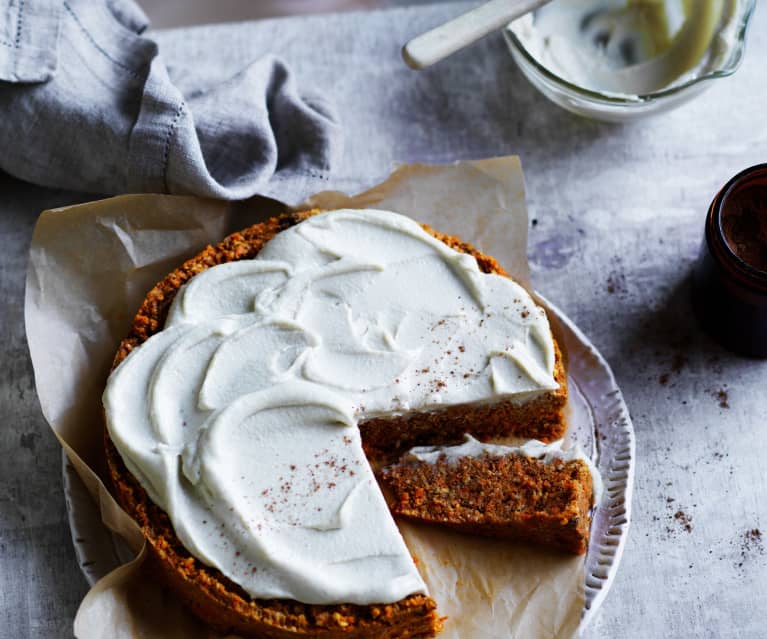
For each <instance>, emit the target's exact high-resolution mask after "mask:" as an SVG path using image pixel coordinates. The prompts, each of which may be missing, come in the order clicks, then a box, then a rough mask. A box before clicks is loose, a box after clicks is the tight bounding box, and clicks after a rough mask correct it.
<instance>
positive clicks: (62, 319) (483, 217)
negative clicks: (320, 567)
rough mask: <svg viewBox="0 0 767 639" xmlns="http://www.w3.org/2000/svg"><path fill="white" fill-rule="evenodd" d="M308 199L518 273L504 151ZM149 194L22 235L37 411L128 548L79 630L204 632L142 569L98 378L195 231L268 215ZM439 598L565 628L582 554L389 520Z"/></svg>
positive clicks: (521, 220)
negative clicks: (382, 219)
mask: <svg viewBox="0 0 767 639" xmlns="http://www.w3.org/2000/svg"><path fill="white" fill-rule="evenodd" d="M307 206H308V207H320V208H325V209H333V208H340V207H349V208H364V207H369V208H370V207H377V208H384V209H390V210H393V211H397V212H399V213H403V214H405V215H410V216H411V217H413V218H414V219H416V220H419V221H421V222H425V223H427V224H430V225H431V226H433V227H434V228H435V229H437V230H439V231H442V232H446V233H450V234H454V235H457V236H459V237H461V238H462V239H464V240H466V241H468V242H471V243H473V244H474V245H475V246H477V247H478V248H479V249H480V250H482V251H484V252H486V253H488V254H490V255H493V256H494V257H495V258H496V259H498V261H499V262H500V263H501V264H502V265H503V266H504V267H505V268H506V269H507V270H508V271H509V272H510V273H512V274H513V275H514V276H515V277H516V278H517V279H518V280H520V281H521V282H522V283H524V284H526V285H529V278H528V266H527V257H526V246H527V213H526V209H525V199H524V183H523V178H522V171H521V167H520V164H519V161H518V159H517V158H516V157H506V158H496V159H490V160H481V161H476V162H461V163H457V164H453V165H448V166H425V165H408V166H403V167H401V168H399V169H398V170H397V171H395V172H394V174H392V176H391V177H390V178H389V179H388V180H387V181H386V182H384V183H383V184H381V185H378V186H376V187H374V188H373V189H371V190H369V191H366V192H365V193H362V194H360V195H357V196H355V197H349V196H346V195H344V194H341V193H320V194H318V195H316V196H314V197H313V198H311V199H310V201H309V202H307ZM277 208H278V207H276V206H275V204H274V202H264V201H249V202H246V203H240V204H237V205H232V204H226V203H222V202H217V201H212V200H203V199H197V198H187V197H174V196H162V195H135V196H121V197H116V198H111V199H108V200H102V201H99V202H93V203H90V204H83V205H78V206H72V207H66V208H61V209H54V210H50V211H45V212H44V213H43V214H42V215H41V216H40V219H39V220H38V223H37V226H36V227H35V232H34V235H33V238H32V248H31V255H30V264H29V271H28V275H27V291H26V301H25V318H26V327H27V337H28V341H29V349H30V353H31V356H32V363H33V367H34V373H35V381H36V385H37V392H38V396H39V398H40V404H41V406H42V410H43V414H44V415H45V418H46V420H47V421H48V423H49V424H50V425H51V428H52V429H53V431H54V433H55V434H56V436H57V437H58V438H59V440H60V441H61V443H62V445H63V446H64V448H65V450H66V452H67V454H68V455H69V457H70V459H71V460H72V462H73V464H74V465H75V467H76V469H77V470H78V473H79V474H80V476H81V477H82V479H83V481H84V482H85V484H86V486H87V487H88V489H89V491H90V492H91V494H92V495H93V496H94V499H96V500H97V503H98V504H99V506H100V508H101V514H102V519H103V521H104V523H105V525H107V526H108V527H109V528H111V529H112V530H114V531H116V532H118V533H119V534H121V535H122V536H123V537H124V538H125V539H126V541H127V542H128V543H129V545H130V546H131V547H132V548H133V549H134V550H135V552H136V553H137V555H136V559H135V560H134V561H133V562H131V563H129V564H126V565H124V566H122V567H121V568H118V569H117V570H115V571H113V572H112V573H110V574H109V575H107V576H106V577H104V578H103V579H102V580H101V581H99V582H98V583H97V584H96V585H95V586H94V587H93V588H92V589H91V591H90V592H89V593H88V594H87V595H86V597H85V599H84V600H83V602H82V604H81V606H80V610H79V611H78V614H77V618H76V620H75V635H76V636H77V637H78V639H101V638H103V639H107V638H109V639H138V638H139V637H157V638H163V639H176V638H178V639H180V638H182V637H185V638H191V639H212V638H213V637H217V636H218V635H216V634H214V633H212V632H210V631H209V630H207V629H206V628H204V627H203V626H202V624H200V623H199V622H198V621H196V620H195V618H194V617H192V616H191V615H190V614H189V613H187V612H186V611H185V610H184V609H183V608H182V607H181V606H180V605H179V604H178V603H177V602H176V600H175V599H174V597H173V595H172V594H170V593H168V592H166V591H164V590H163V589H162V588H161V587H160V586H158V584H156V583H155V582H154V581H153V580H152V579H151V578H148V576H147V574H146V571H145V570H144V568H143V561H144V553H145V550H144V547H143V539H142V537H141V534H140V532H139V530H138V527H137V526H136V525H135V523H133V521H132V520H131V519H130V518H129V517H128V516H127V515H126V514H125V513H124V512H123V511H122V510H121V509H120V508H119V506H117V504H116V503H115V502H114V500H113V498H112V497H111V495H110V494H109V492H108V491H107V490H106V488H105V487H104V485H103V483H102V481H101V479H100V477H103V474H102V472H103V468H102V464H103V455H102V453H101V450H102V445H103V443H102V442H103V437H102V417H101V392H102V389H103V388H104V384H105V381H106V377H107V375H108V372H109V368H110V365H111V361H112V358H113V356H114V352H115V350H116V348H117V345H118V344H119V342H120V340H121V339H122V338H123V337H124V336H125V335H126V334H127V332H128V330H129V327H130V324H131V321H132V317H133V314H134V313H135V312H136V310H137V309H138V306H139V304H140V303H141V300H142V299H143V297H144V295H145V294H146V292H147V291H148V290H149V289H150V288H151V287H152V286H153V285H154V284H155V283H156V282H157V281H158V280H160V279H161V278H162V277H163V276H164V275H166V274H167V273H168V272H170V271H171V270H173V269H174V268H176V267H177V266H178V265H179V264H181V262H182V261H184V260H185V259H186V258H188V257H191V256H193V255H194V254H196V253H197V252H198V251H199V250H201V249H202V248H203V247H204V246H205V245H207V244H209V243H216V242H218V241H220V240H221V239H222V238H223V236H224V235H225V234H226V233H227V232H230V231H231V230H235V229H237V228H241V227H244V226H247V225H248V224H252V223H255V222H257V221H258V220H259V219H263V218H266V217H268V216H270V215H273V214H274V213H275V212H276V209H277ZM401 530H402V532H403V534H404V536H405V539H406V541H407V543H408V546H409V547H410V549H411V551H412V552H413V554H414V555H415V556H416V558H417V561H418V566H419V569H420V570H421V572H422V574H423V577H424V579H425V580H426V582H427V584H428V586H429V589H430V593H431V595H432V596H433V597H434V598H435V599H436V600H437V603H438V606H439V611H440V613H441V614H442V615H447V617H448V619H447V621H446V625H445V630H444V632H443V633H442V635H440V636H441V637H443V638H445V639H474V638H477V639H479V638H480V637H482V638H484V637H487V638H498V639H501V638H504V639H508V638H523V637H524V638H525V639H535V638H541V639H543V638H544V637H558V638H560V637H561V638H567V637H571V636H574V635H575V634H576V632H577V628H578V623H579V620H580V614H581V610H582V608H583V602H584V562H583V558H582V557H564V556H561V555H558V554H553V553H550V552H546V551H542V550H536V549H532V548H528V547H524V546H521V545H519V546H518V545H514V544H509V543H507V542H499V541H496V540H483V539H479V538H475V537H469V536H461V535H458V534H455V533H450V532H445V531H440V530H437V529H434V528H428V527H422V526H415V525H402V526H401Z"/></svg>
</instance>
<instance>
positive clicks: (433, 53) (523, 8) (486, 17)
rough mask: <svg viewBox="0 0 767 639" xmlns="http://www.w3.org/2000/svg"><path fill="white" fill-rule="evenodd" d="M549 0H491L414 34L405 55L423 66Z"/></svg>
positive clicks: (411, 63)
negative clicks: (421, 32) (415, 36)
mask: <svg viewBox="0 0 767 639" xmlns="http://www.w3.org/2000/svg"><path fill="white" fill-rule="evenodd" d="M549 1H550V0H490V2H486V3H485V4H483V5H481V6H479V7H477V8H476V9H472V10H471V11H469V12H467V13H464V14H463V15H461V16H458V17H457V18H455V19H454V20H451V21H450V22H446V23H445V24H443V25H440V26H439V27H436V28H435V29H432V30H431V31H427V32H426V33H423V34H421V35H419V36H418V37H417V38H414V39H413V40H411V41H410V42H408V43H407V44H406V45H405V46H404V47H403V49H402V57H403V58H404V59H405V62H407V64H408V66H410V67H412V68H413V69H423V68H425V67H428V66H430V65H432V64H434V63H435V62H439V61H440V60H442V59H443V58H446V57H447V56H449V55H452V54H453V53H455V52H456V51H458V50H459V49H463V48H464V47H467V46H469V45H470V44H472V43H473V42H476V41H477V40H479V39H480V38H483V37H484V36H486V35H487V34H488V33H492V32H493V31H497V30H499V29H501V28H503V27H504V26H506V25H507V24H508V23H509V22H511V21H512V20H514V19H516V18H518V17H519V16H522V15H524V14H526V13H527V12H528V11H532V10H533V9H537V8H538V7H540V6H542V5H544V4H546V3H547V2H549Z"/></svg>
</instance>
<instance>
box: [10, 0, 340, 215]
mask: <svg viewBox="0 0 767 639" xmlns="http://www.w3.org/2000/svg"><path fill="white" fill-rule="evenodd" d="M147 25H148V22H147V19H146V16H145V15H144V14H143V12H142V11H141V9H140V8H139V7H138V6H137V5H136V4H134V3H133V2H132V1H131V0H66V1H63V2H62V1H61V0H59V1H57V0H0V168H1V169H3V170H4V171H6V172H7V173H10V174H11V175H14V176H16V177H19V178H21V179H24V180H27V181H30V182H34V183H37V184H41V185H44V186H53V187H64V188H69V189H74V190H78V191H92V192H98V193H133V192H165V193H188V194H195V195H201V196H209V197H215V198H222V199H233V200H234V199H244V198H247V197H250V196H252V195H256V194H258V195H265V196H269V197H274V198H276V199H279V200H282V201H285V202H288V203H290V204H295V203H298V202H299V201H300V200H301V199H302V198H303V197H305V196H306V195H308V194H309V193H311V192H314V191H317V190H320V189H319V187H321V181H322V180H325V179H327V175H328V172H329V171H330V170H331V168H332V166H333V164H334V162H335V161H336V160H338V159H340V152H341V137H342V136H341V129H340V126H339V124H338V120H337V118H336V116H335V113H334V111H333V109H332V108H331V106H330V105H329V104H328V103H327V102H326V101H325V100H324V99H323V98H322V97H321V96H319V95H317V94H314V93H310V92H306V91H304V90H299V88H298V87H297V86H296V83H295V81H294V79H293V76H292V75H291V73H290V71H289V69H288V67H287V66H286V65H285V63H284V62H283V61H281V60H280V59H278V58H276V57H274V56H267V57H263V58H259V59H257V60H255V61H253V62H251V63H250V64H248V65H247V66H246V67H245V68H244V69H220V70H218V69H217V70H216V71H217V74H218V75H219V77H221V81H219V82H218V83H216V84H215V85H214V86H210V85H207V86H204V87H202V86H201V87H199V88H196V89H194V90H189V89H187V90H186V93H185V94H182V93H181V91H180V90H179V89H178V88H177V87H176V85H175V84H174V82H173V77H172V74H170V73H169V70H168V69H167V68H166V66H165V65H164V63H163V61H162V58H161V56H160V54H159V51H158V47H157V44H156V43H155V42H154V41H153V40H152V39H151V38H150V37H147V36H145V35H142V34H143V32H144V30H145V29H146V27H147ZM207 64H209V65H212V66H214V67H215V65H216V60H215V52H212V53H211V56H210V59H209V60H208V61H207ZM205 75H206V76H208V77H209V74H205ZM188 85H189V82H188V81H187V82H185V86H188Z"/></svg>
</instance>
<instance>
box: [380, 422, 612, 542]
mask: <svg viewBox="0 0 767 639" xmlns="http://www.w3.org/2000/svg"><path fill="white" fill-rule="evenodd" d="M561 444H562V442H561V441H558V442H555V443H553V444H548V445H547V444H544V443H542V442H539V441H536V440H532V441H529V442H527V443H525V444H524V445H522V446H504V445H496V444H483V443H481V442H479V441H478V440H476V439H474V438H473V437H471V436H470V435H467V436H466V440H465V442H464V443H463V444H461V445H458V446H434V447H419V448H414V449H413V450H411V451H409V452H408V453H406V454H405V455H403V456H402V458H401V459H400V460H399V461H398V462H396V463H395V464H392V465H389V466H387V467H385V468H384V469H383V470H382V471H381V472H380V473H379V480H380V481H381V482H382V483H383V485H384V486H385V487H386V488H387V489H388V490H389V491H390V493H391V495H392V499H391V502H390V508H391V511H392V512H393V513H394V515H396V516H399V517H405V518H407V519H410V520H413V521H419V522H422V523H428V524H437V525H440V526H447V527H450V528H454V529H456V530H459V531H462V532H465V533H471V534H475V535H483V536H488V537H502V538H508V539H515V540H520V541H525V542H532V543H535V544H539V545H543V546H547V547H550V548H557V549H559V550H563V551H565V552H570V553H575V554H583V553H584V552H586V548H587V547H588V539H589V525H590V523H591V520H590V515H589V513H590V509H591V505H592V503H596V502H598V500H599V494H600V491H601V486H600V480H599V476H598V474H596V472H595V471H594V470H593V467H592V466H591V463H590V461H589V460H588V459H587V458H586V456H585V455H584V454H583V453H582V452H581V451H580V449H571V450H566V451H564V450H562V448H561Z"/></svg>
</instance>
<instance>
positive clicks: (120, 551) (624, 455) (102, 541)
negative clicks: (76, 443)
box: [62, 300, 634, 630]
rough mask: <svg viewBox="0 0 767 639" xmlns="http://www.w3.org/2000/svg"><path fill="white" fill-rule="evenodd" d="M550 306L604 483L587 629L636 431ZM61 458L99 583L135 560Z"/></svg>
mask: <svg viewBox="0 0 767 639" xmlns="http://www.w3.org/2000/svg"><path fill="white" fill-rule="evenodd" d="M544 301H545V300H544ZM545 302H546V301H545ZM546 304H547V305H548V307H549V309H550V310H551V311H552V312H553V313H554V315H555V316H556V317H557V318H559V321H560V322H561V324H562V327H563V329H564V342H565V348H566V349H567V352H568V355H569V368H568V382H569V389H570V405H571V409H572V412H571V414H570V426H571V431H570V436H571V438H572V439H573V440H574V441H576V442H578V443H579V444H580V445H581V446H582V447H583V449H584V450H585V451H586V453H587V454H588V455H589V456H590V457H591V459H592V460H594V463H595V464H596V465H597V468H598V469H599V472H600V473H601V474H602V479H603V481H604V484H605V490H604V494H603V495H602V499H601V502H600V503H599V505H598V507H597V508H596V510H595V512H594V515H593V520H592V524H591V541H590V543H589V549H588V552H587V554H586V602H585V605H584V608H583V615H582V618H581V630H582V629H583V628H585V627H586V625H587V624H588V623H589V621H590V620H591V618H592V617H593V615H594V613H595V612H596V610H597V608H599V606H600V604H601V603H602V601H603V600H604V598H605V595H607V591H608V590H609V589H610V585H611V584H612V582H613V579H614V577H615V573H616V572H617V570H618V564H619V563H620V560H621V555H622V554H623V548H624V546H625V545H626V536H627V534H628V528H629V520H630V514H631V494H632V489H633V483H634V427H633V426H632V424H631V418H630V417H629V412H628V409H627V408H626V404H625V403H624V401H623V397H622V395H621V392H620V389H619V388H618V385H617V384H616V383H615V378H614V377H613V374H612V371H611V370H610V367H609V366H608V365H607V362H606V361H605V360H604V358H603V357H602V356H601V355H600V354H599V352H598V351H597V350H596V348H594V346H593V345H592V344H591V342H589V340H588V339H587V338H586V336H585V335H584V334H583V333H581V331H580V330H579V329H578V327H577V326H575V324H573V323H572V322H571V321H570V319H569V318H568V317H567V316H566V315H565V314H564V313H562V311H560V310H559V309H558V308H557V307H556V306H554V305H552V304H550V303H549V302H546ZM62 456H63V473H64V495H65V498H66V504H67V512H68V514H69V525H70V528H71V530H72V540H73V542H74V546H75V553H76V554H77V559H78V561H79V564H80V567H81V568H82V571H83V574H84V575H85V578H86V579H87V580H88V583H89V584H91V585H93V584H95V583H96V581H98V580H99V579H100V578H101V577H103V576H104V575H106V574H107V573H109V572H111V571H112V570H113V569H114V568H117V566H119V565H120V564H121V563H124V562H126V561H128V560H129V559H131V554H130V552H129V551H128V549H127V547H126V546H125V545H124V544H123V543H122V541H121V540H120V539H119V538H116V537H115V536H114V535H112V534H111V533H110V532H109V531H108V530H107V529H106V528H105V527H104V526H103V525H102V523H101V518H100V516H99V512H98V508H97V506H96V504H94V503H93V500H92V499H91V497H90V495H89V494H88V491H87V490H86V488H85V486H84V485H83V483H82V481H81V480H80V478H79V476H78V475H77V473H76V472H75V470H74V467H73V466H72V465H71V464H70V463H69V460H68V459H67V457H66V455H64V454H62Z"/></svg>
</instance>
